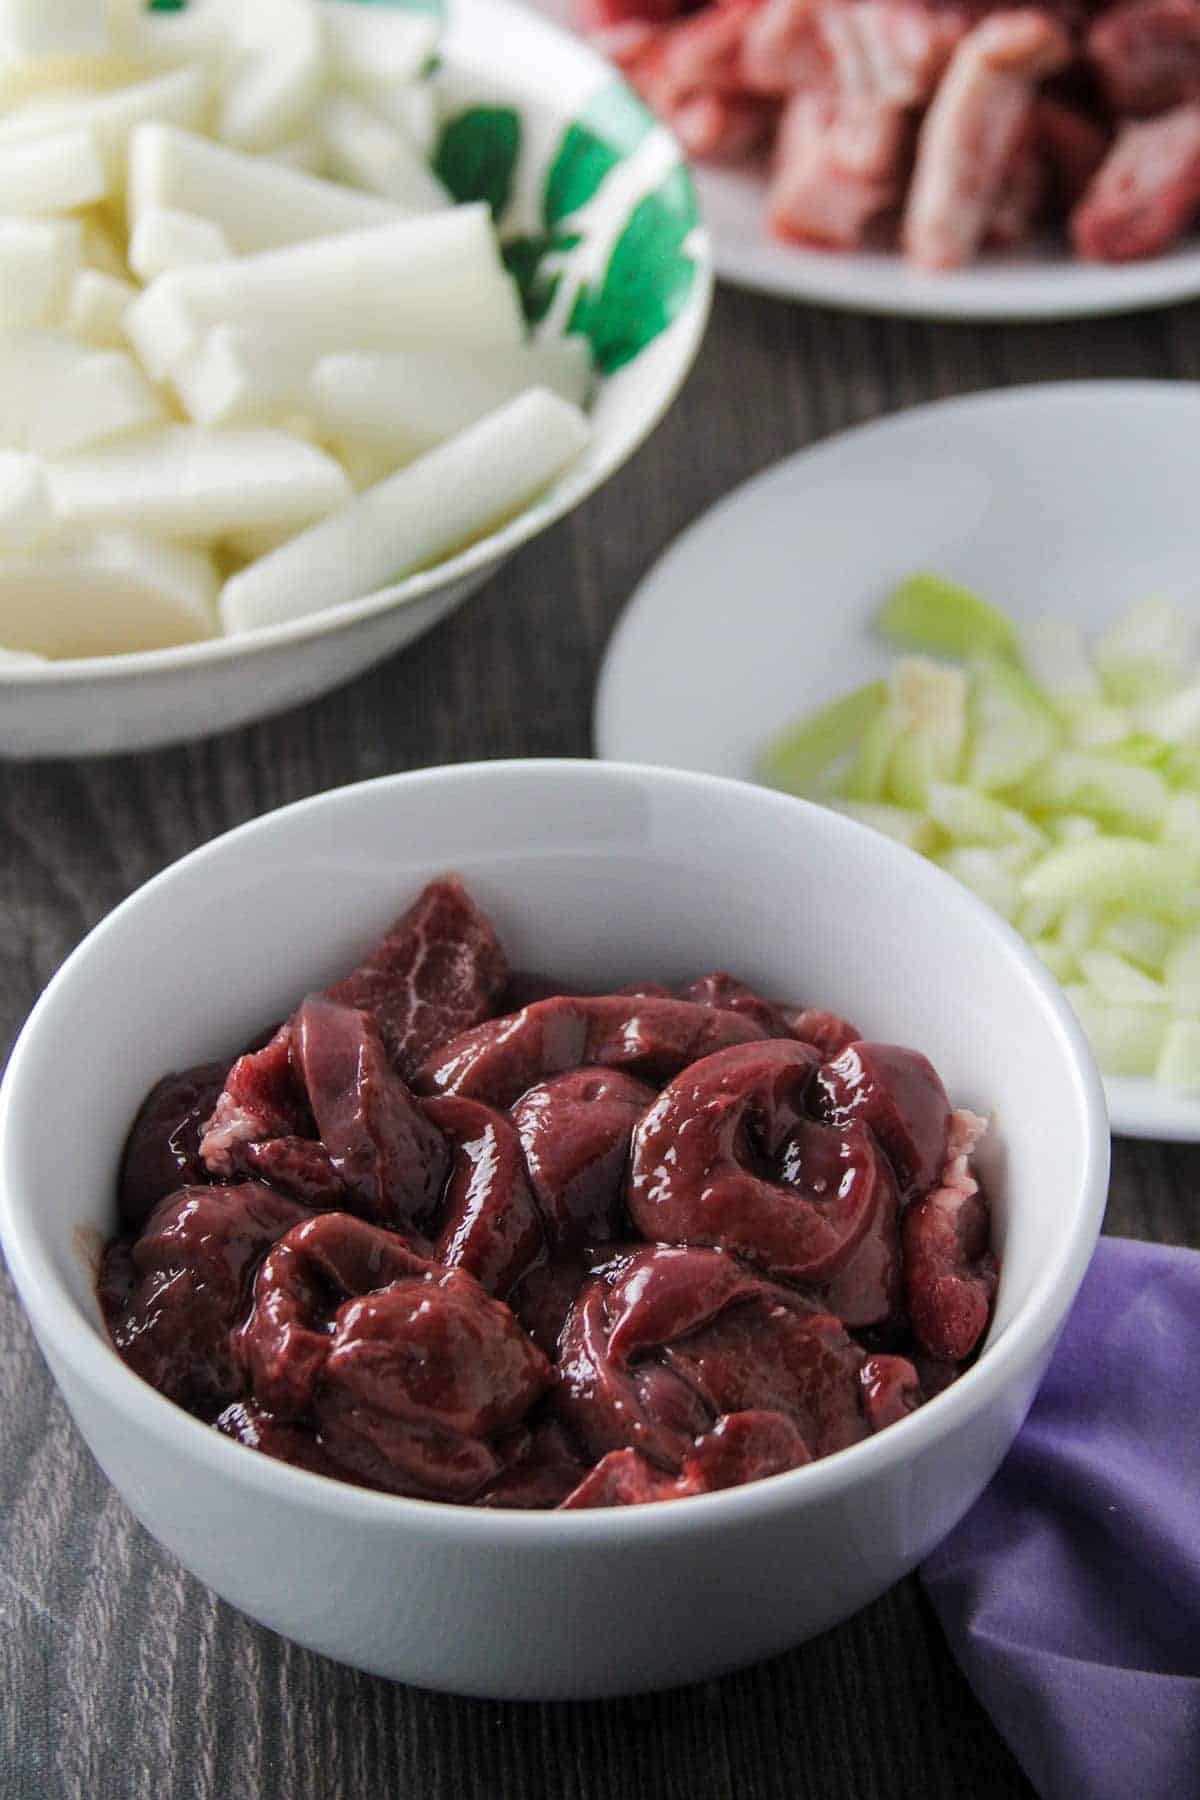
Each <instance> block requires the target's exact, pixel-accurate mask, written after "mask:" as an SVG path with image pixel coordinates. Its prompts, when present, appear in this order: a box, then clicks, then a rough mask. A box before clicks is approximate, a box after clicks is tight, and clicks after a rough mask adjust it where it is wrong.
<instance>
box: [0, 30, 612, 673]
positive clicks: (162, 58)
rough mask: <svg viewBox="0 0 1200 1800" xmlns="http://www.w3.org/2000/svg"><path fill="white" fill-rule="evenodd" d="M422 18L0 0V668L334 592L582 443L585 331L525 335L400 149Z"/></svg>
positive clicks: (312, 603)
mask: <svg viewBox="0 0 1200 1800" xmlns="http://www.w3.org/2000/svg"><path fill="white" fill-rule="evenodd" d="M438 39H439V27H438V22H437V20H436V19H435V18H434V17H433V16H431V15H430V14H427V13H424V12H410V11H408V10H406V9H404V8H395V7H386V8H383V7H366V6H362V5H355V4H352V3H351V0H270V3H269V4H268V3H266V0H263V3H262V4H258V5H255V6H245V5H239V4H233V3H231V0H193V4H191V5H187V6H183V7H154V8H149V7H147V6H146V5H145V4H144V3H143V0H109V4H107V5H105V4H103V3H102V0H39V3H38V4H36V5H33V4H26V3H25V0H0V645H2V646H3V647H4V652H5V654H4V659H3V660H4V666H5V667H6V668H10V669H15V668H20V669H22V670H24V669H25V668H27V667H28V668H36V666H37V663H38V661H39V660H40V659H46V658H49V659H59V658H71V657H79V656H102V655H106V654H120V653H128V652H131V651H137V650H151V649H158V648H164V647H167V646H170V645H173V644H182V643H189V642H194V641H197V640H201V639H204V638H208V637H212V636H215V635H218V634H219V633H220V632H222V631H224V632H226V633H228V634H236V633H238V632H243V631H248V630H253V629H256V628H257V627H259V626H262V625H267V624H271V625H283V624H287V623H289V622H291V621H293V620H296V619H301V618H306V617H308V616H309V615H310V614H312V613H313V612H316V611H320V610H323V609H324V608H325V607H328V606H333V605H336V604H338V603H339V602H341V601H353V600H357V599H361V598H365V597H367V596H368V595H369V594H371V593H373V592H375V591H377V590H379V589H382V588H386V587H388V586H390V585H391V584H392V583H394V582H396V581H399V580H402V579H403V578H404V577H406V576H408V575H411V574H414V573H416V572H417V571H418V570H420V569H426V568H428V567H430V566H431V565H432V564H434V563H436V562H438V561H440V560H442V559H444V558H445V557H446V556H448V555H452V554H455V553H456V552H458V551H460V550H464V549H466V548H467V547H469V546H470V545H471V544H473V543H475V542H477V541H478V540H479V539H480V538H482V537H484V536H486V535H487V534H488V533H489V532H491V531H494V530H496V529H498V528H499V527H500V526H502V525H503V524H505V523H507V522H508V521H509V520H511V519H512V518H514V517H516V516H517V515H519V514H520V513H522V512H523V511H524V510H525V509H526V508H527V507H528V506H529V505H530V504H531V503H533V502H534V501H536V500H537V499H538V497H539V496H540V495H541V494H542V493H543V492H544V491H545V490H546V489H547V488H548V487H550V486H551V484H552V483H553V482H554V481H555V480H556V479H557V478H558V476H559V475H560V474H562V472H563V471H564V470H565V469H566V468H567V466H568V465H569V464H570V463H571V462H572V461H573V460H574V459H575V458H576V457H577V456H578V455H579V453H580V452H581V450H582V449H583V448H584V446H585V444H586V443H587V441H588V437H589V428H588V425H587V422H586V419H585V417H584V411H583V409H584V408H585V407H586V405H587V402H588V399H589V397H590V390H591V383H592V367H591V356H590V347H589V345H588V342H587V340H586V339H585V338H583V337H581V336H574V337H571V338H570V339H566V340H564V339H561V338H553V339H531V338H530V336H529V333H528V330H527V327H526V323H525V318H524V314H523V311H522V307H521V303H520V299H519V296H518V292H517V289H516V285H515V283H514V280H513V279H512V277H511V276H510V275H509V273H508V271H507V269H506V267H505V264H504V260H503V256H502V254H501V247H500V242H499V238H498V236H497V231H496V227H495V224H494V222H493V219H492V214H491V211H490V209H489V207H488V206H487V205H485V204H483V203H481V202H475V203H466V204H461V205H455V204H453V203H452V199H451V196H450V194H449V193H448V191H447V190H446V188H445V187H443V185H442V183H441V182H440V181H439V179H438V177H437V176H436V174H435V173H434V171H433V168H432V166H431V161H432V158H433V156H434V152H435V144H436V140H437V133H438V123H439V116H440V115H439V108H440V105H441V98H440V94H441V87H440V83H441V77H440V75H439V73H438V70H437V48H438ZM526 434H528V435H526ZM493 456H494V457H496V458H498V459H499V462H498V463H497V464H493V462H492V461H491V460H490V459H491V458H492V457H493ZM401 476H403V477H404V479H399V478H400V477H401ZM442 483H445V484H446V485H445V486H443V485H442ZM380 521H381V522H383V523H385V524H386V527H387V529H386V531H385V532H384V533H383V534H382V536H380V537H379V538H378V539H377V540H376V541H374V542H369V541H367V539H366V537H365V536H364V531H365V530H366V529H368V528H370V529H372V530H373V529H374V524H375V522H380ZM318 525H326V526H328V528H329V531H330V533H331V534H332V535H331V536H330V537H329V538H328V539H326V538H317V539H315V540H313V541H311V542H310V539H309V537H308V534H309V533H310V531H312V530H313V529H314V528H316V527H317V526H318ZM289 540H299V541H300V544H301V546H302V547H301V549H300V552H299V555H300V560H301V561H302V563H303V564H304V567H305V569H306V574H307V578H306V579H305V580H304V581H302V582H300V583H295V582H292V583H290V584H289V585H288V586H287V587H285V586H284V585H283V583H282V582H281V580H280V571H281V565H280V563H279V562H278V560H277V559H278V557H279V556H280V555H282V553H283V547H284V546H286V545H287V543H288V542H289ZM324 545H328V546H331V548H330V549H329V552H328V554H327V555H326V556H325V559H324V561H322V560H321V555H322V554H323V552H322V549H321V547H322V546H324ZM347 547H349V552H348V553H347V554H345V555H343V554H342V552H346V551H347ZM310 551H311V552H312V555H311V556H310ZM289 566H290V567H294V566H295V559H293V562H292V564H291V565H282V567H283V568H284V569H286V568H287V567H289ZM318 571H325V573H326V574H327V575H328V576H329V579H328V582H327V585H326V586H325V587H324V588H322V587H321V586H320V585H319V580H318Z"/></svg>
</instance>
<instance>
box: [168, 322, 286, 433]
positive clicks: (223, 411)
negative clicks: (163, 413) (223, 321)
mask: <svg viewBox="0 0 1200 1800" xmlns="http://www.w3.org/2000/svg"><path fill="white" fill-rule="evenodd" d="M310 370H311V363H310V362H309V360H308V359H307V358H306V357H305V356H303V355H300V356H297V355H296V353H295V351H294V350H293V349H292V347H291V345H290V344H289V343H288V342H287V340H286V338H284V339H282V340H281V339H280V338H279V336H278V334H269V335H268V334H262V333H259V332H255V331H251V330H248V329H247V328H246V327H245V326H240V325H217V326H214V328H213V329H212V331H210V332H208V333H207V335H206V336H205V338H204V340H203V342H202V343H201V345H200V348H199V349H198V350H197V351H196V352H195V354H194V355H193V356H191V357H188V358H187V359H186V360H185V361H184V362H183V363H181V364H180V366H179V367H178V368H177V369H176V370H175V373H174V377H173V379H174V382H175V388H176V391H177V392H178V394H179V398H180V400H181V401H182V402H183V405H184V408H185V410H186V412H187V413H188V415H189V417H190V418H192V419H194V420H195V422H196V423H197V425H233V424H273V423H275V422H277V421H280V420H282V419H285V418H286V417H287V416H288V415H289V414H293V413H296V412H298V411H300V410H302V409H303V407H304V404H305V402H306V400H307V397H308V380H309V374H310Z"/></svg>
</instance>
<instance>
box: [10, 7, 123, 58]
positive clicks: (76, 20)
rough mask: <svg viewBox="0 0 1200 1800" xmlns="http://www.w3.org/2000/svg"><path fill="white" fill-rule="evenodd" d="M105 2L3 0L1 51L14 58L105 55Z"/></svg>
mask: <svg viewBox="0 0 1200 1800" xmlns="http://www.w3.org/2000/svg"><path fill="white" fill-rule="evenodd" d="M108 47H109V42H108V20H107V18H106V16H105V6H104V0H0V52H2V53H3V54H4V55H7V56H11V57H13V58H21V59H23V58H26V57H40V56H101V55H103V54H104V53H105V52H106V51H107V49H108Z"/></svg>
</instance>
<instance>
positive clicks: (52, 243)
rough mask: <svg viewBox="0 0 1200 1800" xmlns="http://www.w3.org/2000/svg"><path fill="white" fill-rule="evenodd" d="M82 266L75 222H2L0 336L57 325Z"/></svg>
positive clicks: (0, 225) (0, 235) (79, 236)
mask: <svg viewBox="0 0 1200 1800" xmlns="http://www.w3.org/2000/svg"><path fill="white" fill-rule="evenodd" d="M82 263H83V234H82V232H81V231H80V229H79V226H78V224H77V223H76V222H75V220H74V219H0V330H9V331H11V330H16V329H19V328H20V327H21V326H24V325H46V324H51V323H53V322H54V321H56V320H58V319H61V318H62V316H63V314H64V312H65V311H66V306H67V299H68V296H69V294H70V291H71V285H72V283H73V282H74V280H75V277H76V276H77V275H78V273H79V270H80V268H81V266H82Z"/></svg>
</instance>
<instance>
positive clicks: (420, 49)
mask: <svg viewBox="0 0 1200 1800" xmlns="http://www.w3.org/2000/svg"><path fill="white" fill-rule="evenodd" d="M317 11H318V12H319V14H320V17H321V23H322V25H323V27H324V32H325V53H326V56H327V57H328V60H329V67H330V72H331V74H332V76H333V80H334V82H335V83H344V82H348V83H350V84H351V85H352V86H353V85H357V84H358V83H360V82H365V83H367V84H368V85H369V86H374V85H383V84H387V83H390V82H407V81H415V80H416V79H417V77H418V76H419V75H420V74H421V73H422V71H423V70H424V68H425V65H426V64H427V63H428V61H429V59H430V57H431V56H433V55H434V53H435V52H436V50H437V46H438V36H439V29H440V28H439V25H438V21H437V20H436V19H435V18H433V17H431V16H430V15H429V14H428V13H415V12H407V11H404V10H403V9H401V8H395V7H382V6H347V5H346V4H345V0H318V4H317Z"/></svg>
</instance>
